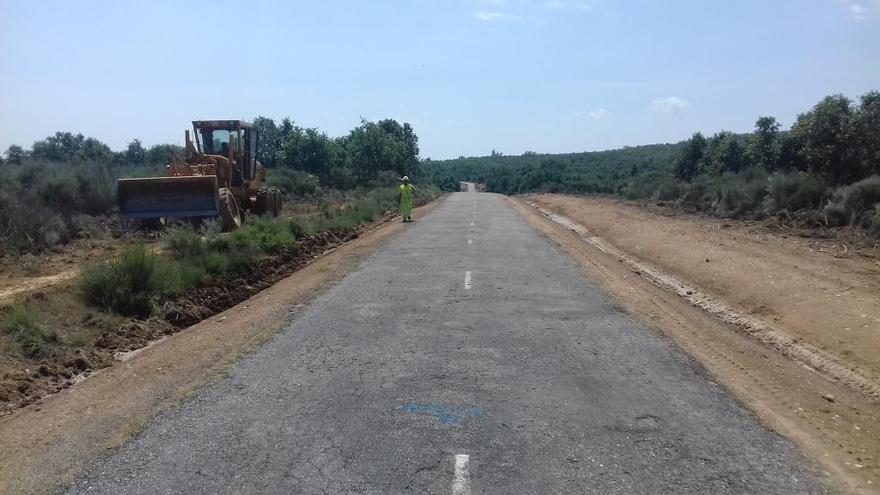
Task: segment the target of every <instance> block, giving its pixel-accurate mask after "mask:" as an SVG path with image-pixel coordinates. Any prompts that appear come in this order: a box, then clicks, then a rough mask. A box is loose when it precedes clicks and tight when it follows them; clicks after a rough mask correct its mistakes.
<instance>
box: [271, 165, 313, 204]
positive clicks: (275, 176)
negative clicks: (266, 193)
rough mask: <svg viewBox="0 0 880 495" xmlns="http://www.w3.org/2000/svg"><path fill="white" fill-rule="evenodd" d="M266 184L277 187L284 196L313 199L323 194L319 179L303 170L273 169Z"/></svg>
mask: <svg viewBox="0 0 880 495" xmlns="http://www.w3.org/2000/svg"><path fill="white" fill-rule="evenodd" d="M266 182H267V183H268V184H269V185H270V186H274V187H277V188H278V189H280V190H281V192H283V193H284V194H290V195H293V196H300V197H305V198H311V197H315V196H317V195H319V194H320V193H321V184H320V182H319V181H318V178H317V177H315V176H314V175H312V174H307V173H305V172H303V171H301V170H292V169H288V168H276V169H272V170H271V171H270V172H269V174H268V175H267V178H266Z"/></svg>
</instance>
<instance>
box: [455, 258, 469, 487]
mask: <svg viewBox="0 0 880 495" xmlns="http://www.w3.org/2000/svg"><path fill="white" fill-rule="evenodd" d="M468 273H470V272H468ZM469 464H470V457H469V456H468V455H467V454H456V455H455V476H454V477H453V478H452V495H471V471H470V467H469Z"/></svg>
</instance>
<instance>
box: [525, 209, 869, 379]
mask: <svg viewBox="0 0 880 495" xmlns="http://www.w3.org/2000/svg"><path fill="white" fill-rule="evenodd" d="M529 199H530V200H531V201H534V202H535V203H537V204H539V205H541V206H543V207H545V208H548V209H550V210H552V211H555V212H558V213H561V214H563V215H565V216H567V217H569V218H571V219H572V220H574V221H575V222H578V223H580V224H581V225H584V226H585V227H587V229H589V231H590V234H592V235H596V236H599V237H601V238H602V239H604V240H606V241H608V242H610V243H611V244H613V245H614V246H615V247H617V248H618V249H620V250H622V251H624V252H626V253H628V254H631V255H633V256H634V257H636V258H639V259H641V260H644V261H647V262H649V263H651V264H652V265H654V266H656V267H657V268H660V269H661V270H663V271H665V272H667V273H670V274H674V275H676V276H678V277H679V278H682V279H684V280H687V281H689V282H691V283H692V284H695V285H697V286H699V287H700V288H701V289H702V290H704V291H705V292H707V293H710V294H713V295H716V296H718V297H720V298H721V299H723V300H724V301H726V302H727V303H728V304H731V305H733V306H735V307H736V308H738V309H739V310H740V311H741V312H743V313H747V314H749V315H752V316H755V317H757V318H759V319H761V320H762V321H764V322H766V323H767V324H769V325H771V326H774V327H779V328H782V329H784V330H785V331H786V332H787V333H789V334H790V335H792V336H794V337H795V338H800V339H803V341H805V342H807V343H809V344H812V345H814V346H816V347H818V348H819V349H822V350H824V351H826V352H828V353H831V354H833V355H835V356H838V357H839V358H840V359H841V360H844V361H846V362H848V363H850V364H851V365H852V366H855V367H857V368H859V369H860V370H862V372H863V373H865V374H867V375H868V376H870V377H871V378H872V379H874V380H878V379H880V353H878V352H877V349H880V264H878V263H877V262H876V261H875V260H870V259H865V258H862V257H861V256H857V255H856V256H847V257H839V256H840V255H839V254H838V256H835V255H834V254H835V253H832V252H830V251H828V250H827V249H824V248H823V247H822V245H821V244H817V243H816V241H815V240H811V239H806V238H801V237H793V236H782V235H778V234H772V233H769V232H766V231H764V230H762V229H755V228H753V227H751V226H750V225H749V224H748V223H745V222H732V221H718V220H710V219H701V218H697V217H694V216H690V215H680V216H677V217H669V216H660V215H657V214H654V213H652V212H650V211H648V210H646V209H644V208H640V207H638V206H634V205H629V204H624V203H620V202H616V201H613V200H606V199H585V198H575V197H570V196H563V195H554V194H546V195H537V196H531V197H529Z"/></svg>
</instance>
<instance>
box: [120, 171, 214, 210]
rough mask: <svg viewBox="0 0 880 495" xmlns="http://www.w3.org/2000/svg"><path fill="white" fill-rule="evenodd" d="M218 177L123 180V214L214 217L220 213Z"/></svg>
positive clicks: (121, 191) (121, 196)
mask: <svg viewBox="0 0 880 495" xmlns="http://www.w3.org/2000/svg"><path fill="white" fill-rule="evenodd" d="M217 191H218V188H217V176H215V175H198V176H185V177H150V178H144V179H119V180H118V181H116V194H117V197H118V199H119V214H120V215H122V216H124V217H128V218H174V217H212V216H216V215H217V214H218V213H219V212H220V197H219V193H218V192H217Z"/></svg>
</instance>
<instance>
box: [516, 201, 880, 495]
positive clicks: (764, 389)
mask: <svg viewBox="0 0 880 495" xmlns="http://www.w3.org/2000/svg"><path fill="white" fill-rule="evenodd" d="M506 199H507V201H508V202H509V204H510V205H511V206H512V207H513V209H514V210H515V211H516V212H517V213H518V214H520V216H521V217H522V218H523V219H524V220H525V221H526V223H528V224H529V225H530V226H532V227H533V228H535V229H536V230H537V231H538V232H540V233H542V234H543V235H545V236H546V237H547V238H548V239H550V240H551V242H553V243H554V244H555V245H557V246H558V247H560V248H561V249H562V250H563V251H564V252H566V254H568V255H569V256H570V257H571V258H573V259H574V261H575V262H576V263H577V264H578V265H580V266H581V267H582V268H583V270H584V272H585V275H586V276H587V277H588V278H590V279H592V280H594V281H596V282H597V283H598V284H599V285H600V286H601V287H602V288H603V289H605V291H606V292H607V293H608V294H609V295H610V296H611V297H612V298H613V299H614V300H615V301H616V302H618V303H620V305H621V306H622V307H623V308H625V309H626V311H627V312H629V313H630V314H632V315H633V316H634V317H636V318H637V319H639V320H640V321H642V322H643V323H644V324H645V325H646V326H647V327H648V328H651V329H653V330H654V331H656V332H657V333H659V334H660V335H662V336H664V337H665V338H667V339H668V340H669V341H670V342H671V343H672V344H673V345H675V346H676V347H678V348H679V349H681V350H682V351H684V352H685V353H686V354H688V355H689V356H691V357H692V358H693V359H694V360H695V361H696V363H697V364H698V365H699V366H701V367H703V368H704V369H705V370H706V371H707V373H708V374H709V376H711V377H712V378H713V379H714V380H715V381H717V383H718V384H720V385H721V386H723V387H724V388H725V389H726V390H728V391H729V392H730V393H731V394H732V395H733V396H734V397H735V398H736V399H737V401H738V402H739V403H740V404H742V405H743V406H744V407H746V408H747V410H749V411H750V412H751V413H752V414H753V415H754V416H755V417H756V419H757V420H758V421H760V422H761V423H762V424H763V425H765V426H766V427H767V428H769V429H770V430H772V431H774V432H777V433H778V434H780V435H782V436H783V437H785V438H787V439H789V440H791V441H792V442H793V443H794V444H795V445H796V446H797V447H798V449H799V450H800V452H802V453H803V454H804V455H805V457H806V458H807V459H808V460H809V461H811V462H812V463H813V464H814V465H815V466H817V467H818V468H821V469H823V471H822V473H821V474H824V475H825V477H824V478H825V481H826V483H829V487H830V488H832V489H833V490H835V491H842V492H845V493H859V494H868V493H877V489H876V485H874V486H872V479H871V478H870V477H868V476H866V475H867V474H868V473H865V472H860V470H859V469H858V468H855V467H854V465H857V464H856V463H855V461H854V459H856V458H857V457H856V454H854V451H855V452H857V449H856V448H850V449H847V448H844V446H843V445H842V444H841V445H839V446H838V445H837V443H838V442H837V435H836V433H838V432H844V431H847V430H849V431H850V432H852V431H853V428H856V429H858V423H859V421H860V420H867V419H868V417H867V416H872V415H876V404H874V403H871V402H869V401H867V400H866V398H865V395H863V394H862V393H860V392H856V391H854V390H852V389H851V388H849V387H848V386H845V385H843V384H841V383H835V382H831V381H829V380H828V379H826V378H825V377H822V376H820V375H818V374H816V373H815V371H813V370H810V369H808V368H806V367H805V366H803V365H802V364H800V363H798V362H796V361H794V360H792V359H789V358H787V357H785V356H782V355H781V353H780V355H779V356H778V358H772V357H771V356H770V354H772V351H771V350H770V349H769V348H768V347H766V346H764V345H763V344H761V343H759V342H757V341H756V340H753V339H751V338H749V337H747V336H745V335H743V334H742V333H741V332H739V331H737V330H736V329H734V328H733V327H732V326H731V325H730V324H728V323H725V322H724V321H722V320H720V319H718V318H717V317H715V316H714V315H712V314H710V313H707V312H705V311H704V310H703V309H701V308H698V307H695V306H693V305H691V304H690V303H689V302H687V301H686V300H684V299H682V298H681V297H679V296H678V294H676V293H674V292H672V291H669V290H667V289H664V288H662V287H660V286H658V285H655V284H654V283H653V282H651V281H649V280H647V279H645V278H643V277H642V276H641V274H639V273H637V272H636V271H634V270H633V269H632V268H631V267H629V266H627V265H625V264H624V263H622V262H620V260H619V259H618V258H616V257H614V256H611V255H609V253H607V252H603V251H601V250H600V249H599V248H597V247H596V246H595V245H592V244H589V243H587V242H585V241H584V240H583V239H582V234H580V233H578V232H576V231H572V230H571V229H570V228H569V227H566V226H563V225H560V224H559V223H556V222H554V221H553V220H551V219H549V218H547V217H545V216H544V215H543V214H542V213H541V212H539V211H538V210H536V209H535V208H534V207H532V206H530V205H528V204H527V203H526V202H525V201H523V200H521V199H519V198H512V197H507V198H506ZM828 393H833V395H834V397H835V403H834V404H829V403H828V402H827V401H826V400H825V399H823V397H824V396H825V395H827V394H828ZM823 407H834V408H835V410H834V411H832V412H839V413H840V414H839V417H838V419H837V422H836V423H834V424H829V423H830V422H825V421H821V420H815V419H813V418H809V417H805V416H804V415H803V414H801V413H802V412H803V411H804V410H805V409H806V408H816V409H819V408H823ZM835 416H838V415H837V414H835ZM838 447H840V448H838ZM848 450H849V451H848Z"/></svg>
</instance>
